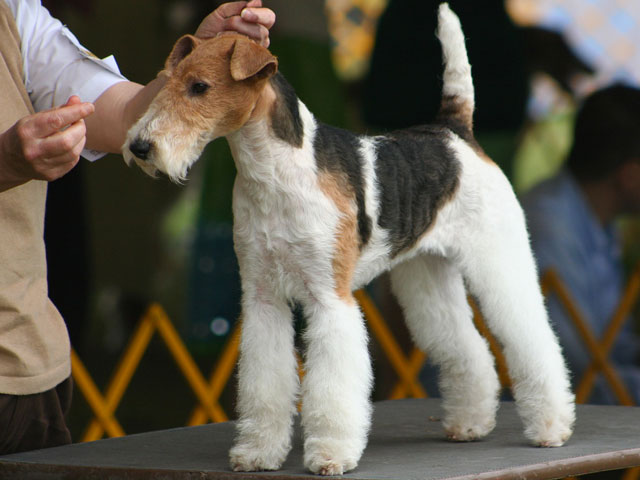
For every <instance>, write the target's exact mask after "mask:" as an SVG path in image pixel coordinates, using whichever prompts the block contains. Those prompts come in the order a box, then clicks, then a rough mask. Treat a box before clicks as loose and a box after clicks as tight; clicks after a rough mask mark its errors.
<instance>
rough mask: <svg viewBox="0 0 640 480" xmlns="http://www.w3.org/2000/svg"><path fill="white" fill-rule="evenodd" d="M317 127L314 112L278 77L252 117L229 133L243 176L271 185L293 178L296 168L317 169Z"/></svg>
mask: <svg viewBox="0 0 640 480" xmlns="http://www.w3.org/2000/svg"><path fill="white" fill-rule="evenodd" d="M314 129H315V119H314V118H313V115H312V114H311V112H309V110H308V109H307V108H306V107H305V105H304V104H303V103H302V102H300V101H299V100H298V98H297V96H295V93H294V92H293V89H292V88H291V87H290V86H289V84H288V83H286V80H284V78H283V77H281V76H279V75H278V76H277V77H274V79H272V80H271V82H270V83H269V84H267V85H266V86H265V88H264V90H263V92H262V94H261V96H260V98H259V99H258V101H257V102H256V105H255V107H254V110H253V112H252V114H251V118H250V120H249V121H248V122H247V123H246V124H245V125H244V126H243V127H242V128H240V129H239V130H237V131H236V132H234V133H232V134H231V135H228V136H227V141H228V142H229V146H230V148H231V153H232V154H233V158H234V161H235V164H236V168H237V170H238V176H239V178H241V179H242V180H243V181H247V182H251V183H256V184H259V185H261V186H260V187H259V188H269V187H275V186H277V185H278V184H279V183H281V182H284V181H287V179H288V180H290V178H289V177H290V176H292V175H295V173H294V172H298V173H299V172H300V171H301V170H309V169H310V170H313V169H314V168H315V163H314V162H313V152H312V148H311V145H310V143H311V139H312V138H313V130H314ZM255 188H258V186H256V187H255Z"/></svg>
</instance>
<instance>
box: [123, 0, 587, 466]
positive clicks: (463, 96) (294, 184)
mask: <svg viewBox="0 0 640 480" xmlns="http://www.w3.org/2000/svg"><path fill="white" fill-rule="evenodd" d="M437 34H438V37H439V39H440V41H441V43H442V49H443V58H444V74H443V76H444V79H443V93H442V106H441V109H440V112H439V114H438V116H437V118H436V119H435V121H434V123H432V124H429V125H422V126H417V127H413V128H409V129H406V130H402V131H397V132H393V133H390V134H388V135H381V136H375V137H368V136H363V135H356V134H353V133H350V132H347V131H345V130H341V129H338V128H334V127H331V126H328V125H325V124H323V123H321V122H319V121H318V120H316V118H314V116H313V115H312V114H311V113H310V112H309V110H308V109H307V108H306V107H305V105H304V104H303V103H302V102H301V101H300V100H299V99H298V98H297V97H296V95H295V93H294V91H293V89H292V87H291V86H290V85H289V84H288V83H287V82H286V80H285V79H284V78H283V77H282V76H281V75H280V74H279V73H277V59H276V58H275V57H274V56H273V55H272V54H271V53H270V52H269V51H268V50H267V49H265V48H262V47H261V46H259V45H257V44H256V43H254V42H252V41H250V40H249V39H247V38H246V37H243V36H240V35H237V34H224V35H220V36H218V37H216V38H213V39H209V40H199V39H197V38H195V37H192V36H185V37H182V38H181V39H180V40H179V41H178V42H177V43H176V45H175V47H174V49H173V51H172V52H171V54H170V56H169V58H168V60H167V63H166V66H165V70H164V71H163V74H165V75H166V76H167V77H168V78H167V82H166V85H165V86H164V87H163V88H162V90H161V91H160V92H159V93H158V95H157V97H156V98H155V99H154V100H153V102H152V103H151V105H150V106H149V109H148V111H147V112H146V113H145V114H144V116H143V117H142V118H140V119H139V120H138V121H137V123H136V124H135V125H134V126H133V127H132V128H131V129H130V131H129V133H128V138H127V141H126V143H125V145H124V146H123V151H124V154H125V158H126V159H127V161H128V162H130V161H131V160H132V159H135V161H136V163H137V164H138V165H140V167H141V168H142V169H144V170H145V171H146V172H148V173H150V174H155V172H156V171H157V170H160V171H161V172H164V173H165V174H167V175H168V176H169V177H170V178H171V179H173V180H174V181H180V180H182V179H184V178H185V176H186V174H187V171H188V169H189V167H190V166H191V165H192V164H193V163H194V162H195V161H196V160H197V159H198V156H199V155H200V153H201V152H202V150H203V148H204V147H205V145H206V144H207V143H208V142H210V141H212V140H214V139H215V138H218V137H222V136H224V137H226V138H227V141H228V142H229V145H230V147H231V152H232V154H233V158H234V161H235V165H236V168H237V176H236V180H235V185H234V192H233V214H234V243H235V249H236V253H237V256H238V261H239V265H240V273H241V278H242V340H241V346H240V349H241V350H240V351H241V354H240V360H239V373H238V383H239V385H238V407H237V408H238V414H239V420H238V422H237V438H236V440H235V445H234V446H233V448H232V449H231V452H230V458H231V466H232V468H233V469H234V470H237V471H256V470H276V469H278V468H280V467H281V465H282V463H283V462H284V460H285V457H286V456H287V454H288V452H289V450H290V448H291V437H292V429H293V419H294V416H295V415H296V405H297V400H298V397H299V396H300V395H301V397H302V413H301V419H302V426H303V430H304V463H305V466H306V467H307V468H308V469H309V470H311V471H312V472H315V473H320V474H323V475H335V474H342V473H343V472H346V471H349V470H351V469H353V468H355V467H356V466H357V464H358V461H359V459H360V457H361V455H362V452H363V450H364V448H365V446H366V443H367V433H368V430H369V427H370V423H371V410H372V409H371V403H370V398H369V397H370V393H371V385H372V371H371V364H370V359H369V352H368V340H367V330H366V327H365V324H364V321H363V316H362V313H361V311H360V309H359V308H358V305H357V304H356V301H355V300H354V297H353V295H352V291H354V290H355V289H357V288H360V287H361V286H363V285H365V284H366V283H367V282H369V281H371V280H372V279H373V278H375V277H376V276H377V275H379V274H380V273H381V272H384V271H390V275H391V280H392V288H393V292H394V294H395V295H396V296H397V298H398V300H399V302H400V304H401V305H402V307H403V310H404V314H405V317H406V321H407V323H408V326H409V329H410V330H411V333H412V337H413V339H414V341H415V342H416V343H417V345H418V346H419V347H420V348H421V349H423V350H424V351H425V352H428V353H429V355H430V357H431V359H432V360H433V361H434V362H436V363H437V364H438V365H439V366H440V369H441V374H440V379H439V382H440V387H441V392H442V403H443V408H444V411H445V415H444V419H443V425H444V428H445V429H446V434H447V435H448V437H449V438H451V439H453V440H459V441H465V440H474V439H478V438H481V437H484V436H485V435H487V434H488V433H489V432H491V430H492V429H493V427H494V425H495V416H496V410H497V408H498V404H499V401H498V392H499V382H498V378H497V375H496V372H495V367H494V361H493V357H492V355H491V353H490V351H489V349H488V347H487V343H486V342H485V340H484V339H483V338H482V337H481V336H480V334H479V333H478V331H477V330H476V329H475V328H474V325H473V323H472V312H471V310H470V307H469V305H468V303H467V296H466V292H465V284H466V286H467V287H468V289H469V291H470V293H471V294H473V295H474V296H475V297H476V298H477V299H478V301H479V304H480V306H481V309H482V312H483V314H484V316H485V318H486V320H487V322H488V325H489V327H490V329H491V330H492V331H493V333H494V334H495V335H496V337H497V338H498V339H499V340H500V342H501V343H502V345H503V347H504V353H505V356H506V359H507V363H508V366H509V374H510V376H511V379H512V381H513V393H514V397H515V400H516V404H517V408H518V411H519V414H520V416H521V418H522V420H523V423H524V426H525V430H524V433H525V435H526V437H527V438H529V439H530V440H531V442H533V444H535V445H539V446H549V447H551V446H559V445H562V444H563V443H564V442H565V441H566V440H567V439H568V438H569V436H570V435H571V432H572V427H573V423H574V419H575V413H574V402H573V395H572V393H571V390H570V382H569V378H568V374H567V369H566V367H565V363H564V360H563V357H562V354H561V351H560V348H559V346H558V342H557V339H556V337H555V335H554V332H553V331H552V329H551V328H550V325H549V321H548V317H547V313H546V310H545V306H544V301H543V297H542V294H541V291H540V287H539V284H538V276H537V272H536V266H535V263H534V260H533V256H532V253H531V249H530V246H529V240H528V235H527V231H526V227H525V220H524V216H523V213H522V210H521V208H520V206H519V204H518V201H517V200H516V197H515V195H514V193H513V190H512V189H511V186H510V184H509V182H508V180H507V179H506V177H505V176H504V175H503V173H502V172H501V171H500V169H499V168H498V167H497V166H496V165H495V164H494V163H493V162H492V161H491V160H490V159H489V158H488V157H487V156H486V154H485V153H484V152H483V151H482V149H481V148H480V146H479V145H478V144H477V142H476V141H475V140H474V137H473V133H472V115H473V110H474V90H473V82H472V78H471V68H470V66H469V63H468V59H467V53H466V47H465V44H464V36H463V33H462V30H461V27H460V22H459V20H458V17H457V16H456V15H455V14H454V13H453V12H452V11H451V10H450V9H449V7H448V6H447V4H442V5H441V6H440V9H439V25H438V32H437ZM293 301H295V302H299V303H300V304H301V305H302V307H303V310H304V314H305V316H306V319H307V327H306V330H305V332H304V340H305V342H306V352H305V355H304V359H305V365H304V369H305V373H306V374H305V377H304V380H303V381H302V384H300V381H299V377H298V369H297V362H296V355H295V347H294V327H293V322H292V313H291V308H290V305H291V303H292V302H293Z"/></svg>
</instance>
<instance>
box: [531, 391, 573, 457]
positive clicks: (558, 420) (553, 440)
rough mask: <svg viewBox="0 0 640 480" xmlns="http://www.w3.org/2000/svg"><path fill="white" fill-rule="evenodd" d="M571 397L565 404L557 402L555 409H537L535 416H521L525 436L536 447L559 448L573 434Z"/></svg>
mask: <svg viewBox="0 0 640 480" xmlns="http://www.w3.org/2000/svg"><path fill="white" fill-rule="evenodd" d="M572 400H573V397H570V399H568V400H566V401H565V402H558V403H557V404H556V406H555V408H552V407H547V408H544V409H542V408H538V410H537V411H535V413H537V415H536V414H533V415H529V416H525V415H522V416H523V419H524V420H525V425H526V428H525V431H524V434H525V436H526V437H527V438H528V439H529V440H530V441H531V442H532V443H533V444H534V445H535V446H538V447H560V446H562V445H563V444H564V443H565V442H566V441H567V440H569V438H570V437H571V434H572V433H573V425H574V424H575V420H576V414H575V404H574V403H573V401H572Z"/></svg>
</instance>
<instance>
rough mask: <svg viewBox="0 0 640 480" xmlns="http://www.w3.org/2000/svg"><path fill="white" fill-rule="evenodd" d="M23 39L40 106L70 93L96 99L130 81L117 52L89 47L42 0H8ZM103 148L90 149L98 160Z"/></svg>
mask: <svg viewBox="0 0 640 480" xmlns="http://www.w3.org/2000/svg"><path fill="white" fill-rule="evenodd" d="M4 1H5V2H6V3H7V5H8V6H9V8H10V9H11V11H12V12H13V16H14V18H15V21H16V25H17V27H18V33H19V34H20V38H21V40H22V43H21V52H22V59H23V71H24V75H25V86H26V89H27V92H28V93H29V98H30V99H31V103H32V104H33V107H34V108H35V110H36V112H39V111H42V110H47V109H49V108H52V107H55V106H58V105H64V104H65V103H66V102H67V100H68V99H69V97H70V96H72V95H77V96H78V97H80V99H81V100H82V101H83V102H95V101H96V100H97V98H98V97H100V95H102V93H104V92H105V91H106V90H107V89H108V88H109V87H111V86H112V85H114V84H116V83H118V82H122V81H125V80H126V78H125V77H123V76H122V74H121V73H120V70H119V69H118V65H117V64H116V62H115V59H114V58H113V56H110V57H107V58H105V59H103V60H100V59H99V58H97V57H95V56H94V55H93V54H92V53H91V52H89V51H88V50H87V49H85V48H84V47H83V46H82V45H81V44H80V42H78V39H77V38H76V37H75V36H74V35H73V34H72V33H71V32H70V31H69V29H68V28H66V27H65V26H64V25H63V24H62V23H61V22H60V21H59V20H57V19H55V18H53V17H52V16H51V14H50V13H49V11H48V10H47V9H46V8H44V7H43V6H42V5H41V3H40V0H4ZM103 155H104V154H103V153H100V152H96V151H93V150H85V151H83V152H82V156H83V157H85V158H87V159H89V160H95V159H97V158H100V157H101V156H103Z"/></svg>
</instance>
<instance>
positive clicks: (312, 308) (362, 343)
mask: <svg viewBox="0 0 640 480" xmlns="http://www.w3.org/2000/svg"><path fill="white" fill-rule="evenodd" d="M305 313H306V316H307V321H308V326H307V329H306V331H305V340H306V343H307V352H306V362H305V377H304V380H303V385H302V392H303V397H302V424H303V427H304V437H305V442H304V463H305V466H306V467H307V468H308V469H309V470H311V471H312V472H314V473H319V474H321V475H341V474H342V473H344V472H346V471H348V470H352V469H353V468H355V467H356V466H357V464H358V460H359V459H360V456H361V455H362V452H363V450H364V448H365V446H366V443H367V433H368V430H369V425H370V421H371V420H370V417H371V405H370V401H369V394H370V391H371V378H372V374H371V364H370V360H369V352H368V347H367V331H366V328H365V326H364V322H363V318H362V314H361V312H360V310H359V308H358V306H357V304H356V302H355V300H354V299H353V298H352V297H351V298H349V299H348V300H347V301H344V300H342V299H337V298H334V299H332V300H329V301H325V302H323V303H321V302H314V303H312V304H309V305H305Z"/></svg>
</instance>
